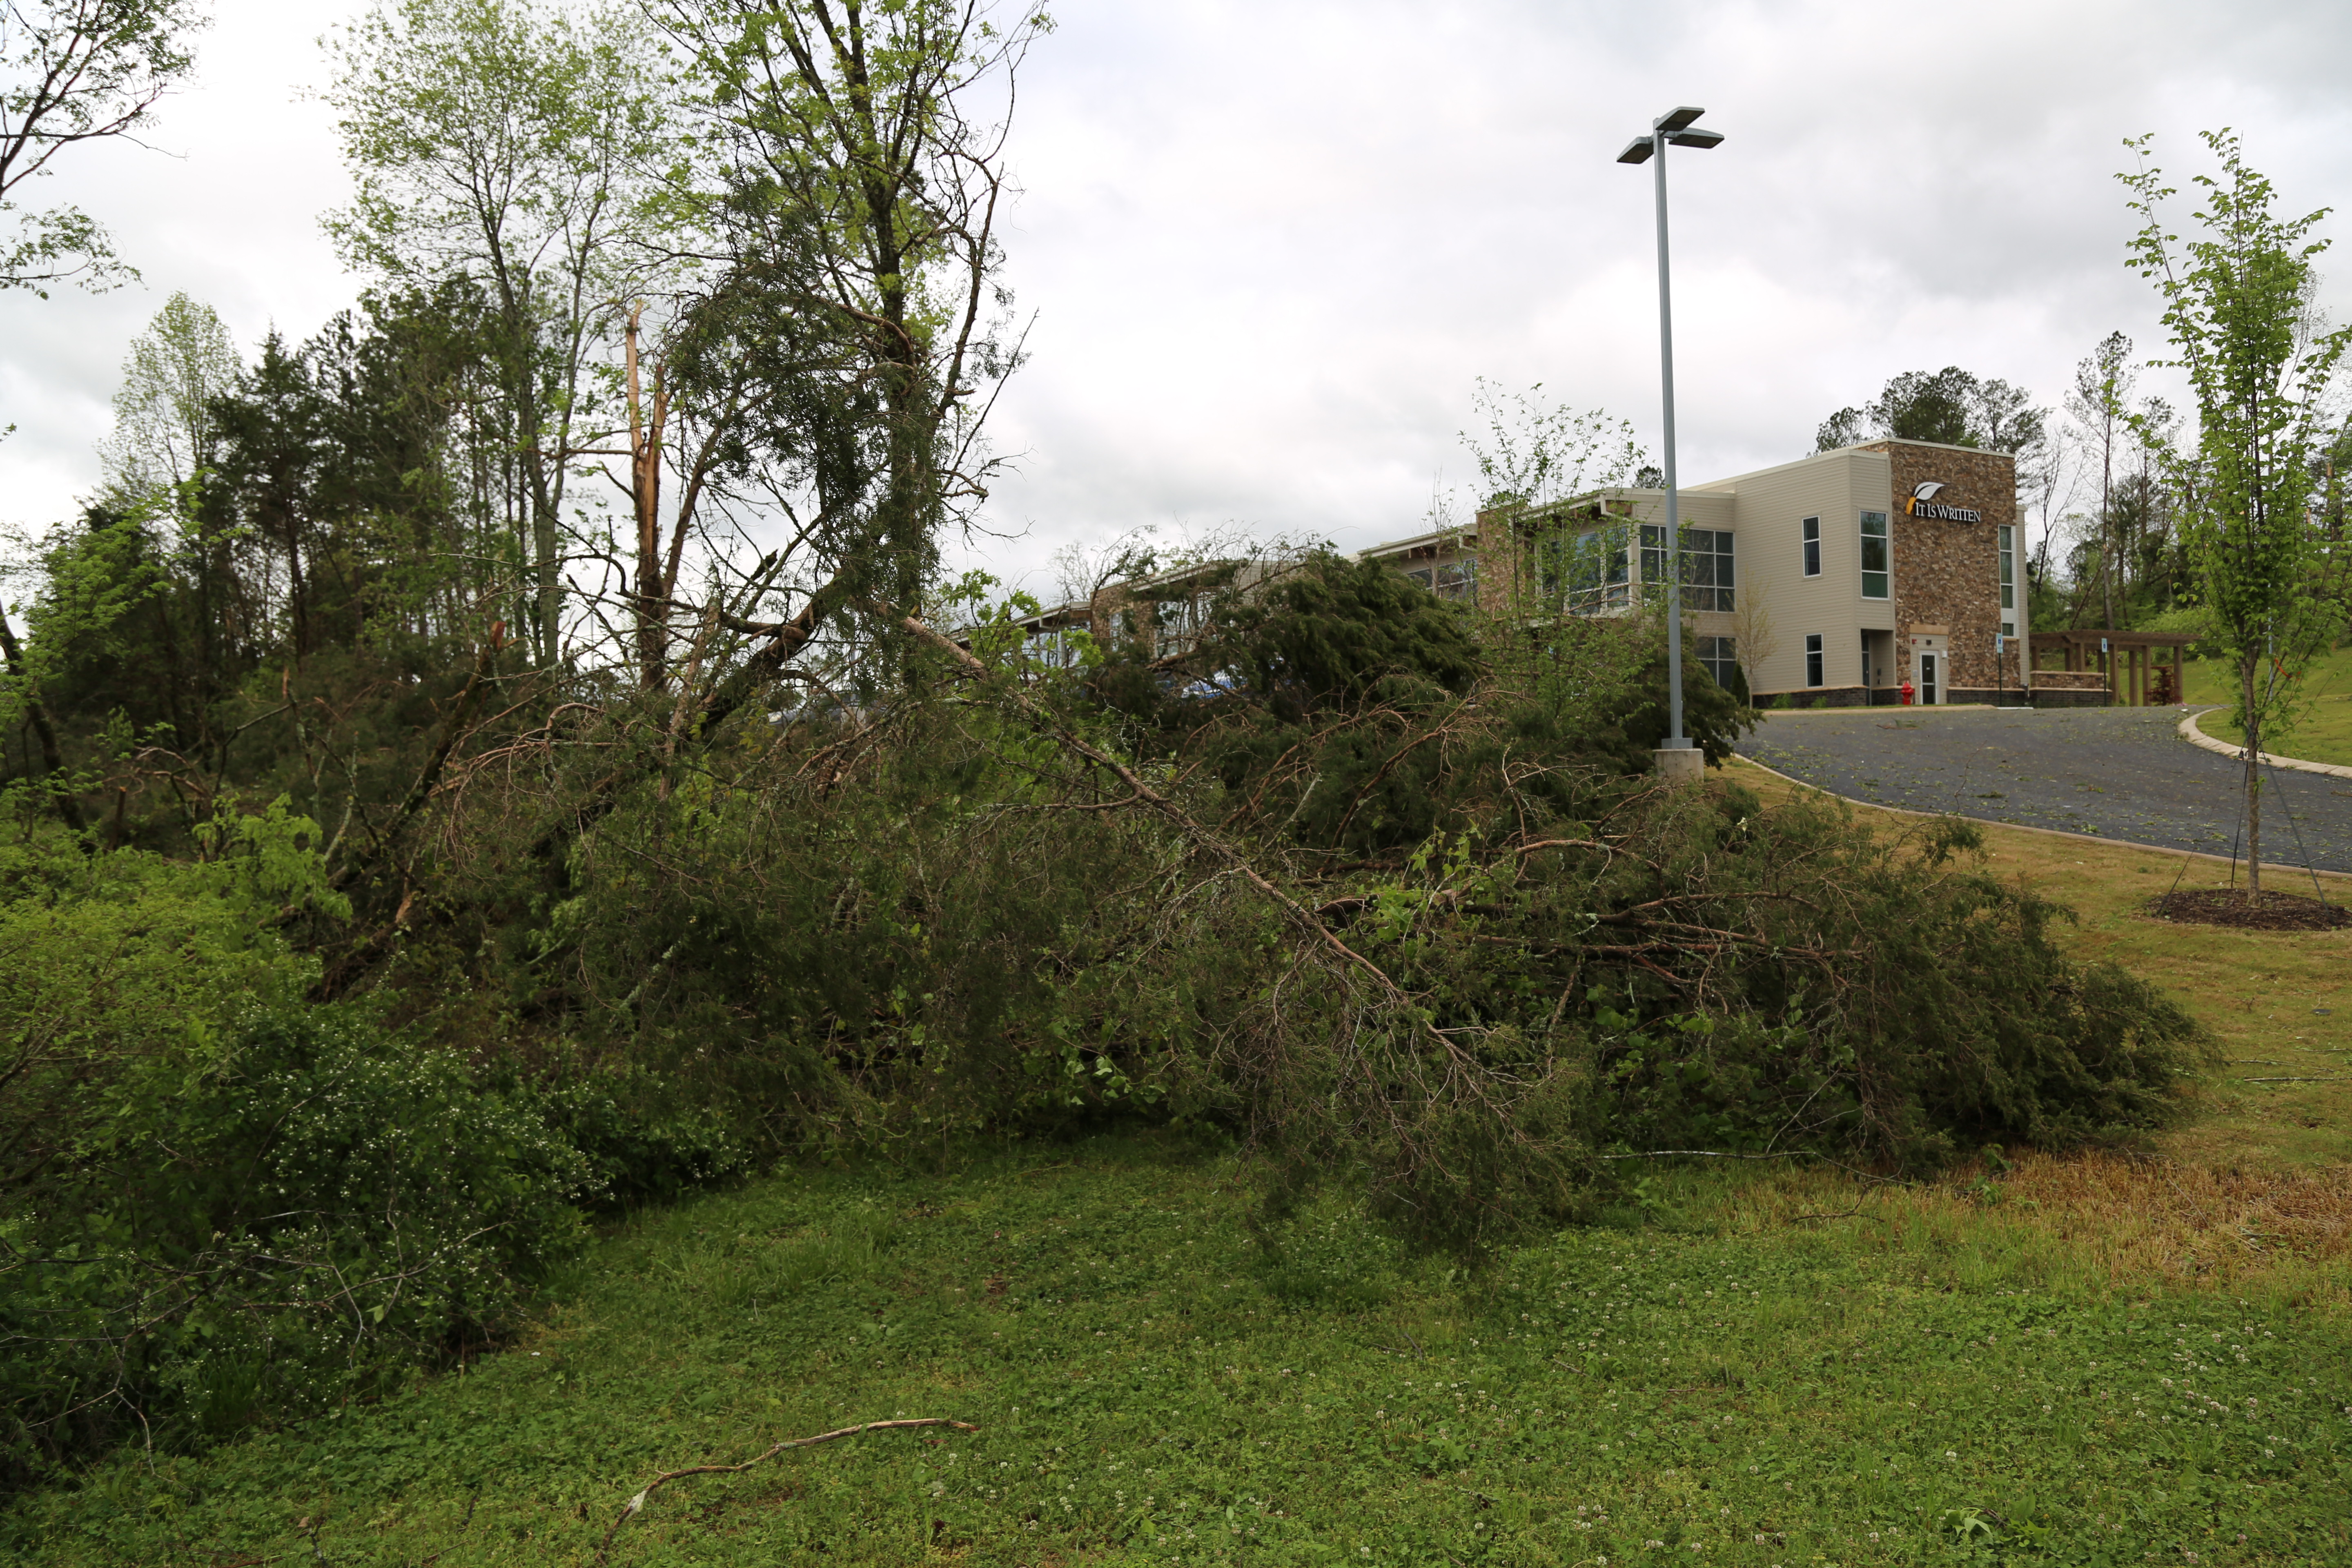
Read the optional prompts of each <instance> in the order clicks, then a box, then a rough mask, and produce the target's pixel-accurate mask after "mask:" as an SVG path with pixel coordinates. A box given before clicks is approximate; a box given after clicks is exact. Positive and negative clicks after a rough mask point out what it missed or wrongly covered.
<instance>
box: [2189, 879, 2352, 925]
mask: <svg viewBox="0 0 2352 1568" xmlns="http://www.w3.org/2000/svg"><path fill="white" fill-rule="evenodd" d="M2147 912H2148V913H2150V914H2152V915H2155V916H2157V917H2158V919H2160V920H2168V921H2195V922H2196V923H2197V924H2199V925H2209V926H2239V927H2242V928H2243V929H2245V930H2248V931H2333V930H2335V929H2336V927H2338V926H2347V925H2352V910H2345V909H2339V908H2338V907H2336V905H2334V904H2323V903H2321V902H2320V901H2319V900H2317V899H2306V898H2303V897H2301V896H2299V895H2297V894H2294V893H2264V894H2263V897H2262V901H2261V902H2260V903H2257V904H2249V903H2247V901H2246V890H2245V889H2243V888H2183V889H2180V890H2179V891H2178V892H2171V893H2165V894H2163V895H2161V896H2159V897H2158V898H2153V899H2150V900H2148V901H2147Z"/></svg>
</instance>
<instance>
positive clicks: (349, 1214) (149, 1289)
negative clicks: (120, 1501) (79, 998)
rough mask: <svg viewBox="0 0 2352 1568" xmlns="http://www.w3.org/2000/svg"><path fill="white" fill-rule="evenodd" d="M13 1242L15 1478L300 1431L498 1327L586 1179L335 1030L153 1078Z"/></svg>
mask: <svg viewBox="0 0 2352 1568" xmlns="http://www.w3.org/2000/svg"><path fill="white" fill-rule="evenodd" d="M110 1100H111V1104H110V1114H109V1115H108V1117H107V1118H106V1120H105V1121H104V1122H103V1123H102V1124H100V1125H99V1126H97V1127H94V1128H92V1129H90V1130H89V1131H87V1132H86V1133H85V1135H84V1136H83V1138H82V1139H81V1140H80V1142H79V1143H78V1145H77V1146H76V1147H75V1148H74V1150H73V1151H72V1154H73V1159H72V1163H70V1165H68V1167H67V1168H65V1169H63V1170H61V1171H58V1172H57V1173H54V1174H53V1175H52V1177H51V1178H50V1179H49V1180H48V1181H47V1182H46V1183H45V1184H44V1185H43V1192H42V1206H41V1208H40V1210H39V1211H37V1215H36V1216H34V1217H31V1218H26V1219H23V1220H20V1221H18V1222H16V1223H15V1224H14V1225H13V1226H11V1230H10V1234H9V1235H8V1237H7V1241H8V1244H9V1258H8V1289H7V1291H6V1293H5V1298H0V1301H5V1305H0V1390H5V1408H6V1412H7V1419H8V1430H7V1431H6V1433H5V1463H6V1465H7V1467H8V1468H9V1469H10V1470H12V1471H13V1472H14V1473H15V1476H16V1478H17V1479H23V1478H24V1477H26V1476H28V1475H31V1474H35V1473H38V1472H39V1471H40V1470H41V1469H43V1468H46V1467H47V1466H49V1465H53V1464H55V1463H57V1462H58V1461H60V1460H63V1459H66V1458H69V1457H71V1456H72V1455H73V1454H75V1453H77V1452H79V1451H85V1450H87V1449H89V1448H90V1447H95V1446H98V1445H101V1444H103V1443H105V1442H107V1441H109V1440H110V1439H112V1438H116V1437H120V1436H125V1435H127V1434H129V1433H131V1432H134V1431H135V1432H141V1433H142V1434H143V1435H145V1436H147V1437H148V1438H149V1440H154V1439H156V1438H158V1437H160V1438H161V1439H162V1440H163V1441H166V1442H176V1441H179V1440H182V1439H184V1438H185V1437H187V1436H193V1435H194V1434H197V1433H207V1432H209V1433H217V1432H223V1431H227V1430H231V1429H234V1428H235V1427H236V1426H241V1425H243V1424H244V1423H245V1422H246V1421H247V1420H250V1419H253V1418H256V1417H257V1416H262V1415H284V1414H299V1413H302V1412H305V1411H310V1410H315V1409H318V1408H320V1407H322V1406H324V1405H330V1404H331V1403H334V1402H335V1401H337V1400H340V1399H342V1398H347V1397H349V1396H351V1395H352V1394H354V1393H359V1394H365V1393H367V1392H369V1391H370V1390H372V1389H373V1387H374V1386H376V1384H378V1383H379V1382H381V1380H383V1378H385V1377H390V1376H396V1375H398V1374H399V1373H402V1372H404V1370H406V1369H407V1368H410V1367H414V1366H418V1365H429V1364H432V1363H435V1362H436V1361H438V1360H440V1359H441V1358H443V1357H444V1356H446V1355H447V1354H449V1353H452V1352H462V1351H463V1350H464V1349H465V1348H466V1347H467V1345H478V1344H482V1343H485V1342H488V1341H489V1340H491V1339H493V1338H495V1337H496V1336H498V1335H499V1334H500V1333H502V1332H504V1331H507V1330H509V1329H510V1328H511V1327H513V1326H514V1324H515V1322H516V1321H517V1319H518V1315H519V1313H520V1309H521V1307H522V1304H523V1302H524V1301H525V1300H527V1299H528V1296H529V1293H530V1289H531V1287H532V1285H533V1283H534V1282H535V1281H536V1280H537V1279H540V1278H541V1276H542V1275H543V1273H544V1271H545V1269H546V1268H547V1267H548V1266H549V1265H550V1264H551V1262H553V1261H555V1260H556V1259H558V1258H562V1257H564V1256H567V1255H568V1254H569V1253H570V1252H571V1251H572V1248H574V1247H576V1246H577V1245H578V1244H579V1243H580V1242H581V1240H582V1239H583V1237H584V1234H585V1230H584V1226H583V1220H582V1216H581V1214H580V1212H579V1210H578V1208H577V1207H575V1206H574V1205H575V1201H576V1200H578V1199H579V1198H581V1197H582V1196H583V1194H586V1193H587V1192H588V1191H589V1190H590V1189H591V1187H592V1184H593V1176H592V1173H591V1172H590V1170H589V1166H588V1163H587V1161H586V1160H585V1159H583V1157H582V1155H581V1154H580V1153H579V1152H577V1151H576V1150H574V1149H573V1148H572V1146H571V1144H570V1143H569V1142H566V1141H565V1140H564V1138H563V1137H562V1135H561V1134H560V1133H559V1132H558V1131H555V1130H554V1129H552V1128H551V1127H550V1126H549V1124H548V1122H547V1121H546V1119H545V1118H544V1117H543V1116H541V1114H540V1112H539V1110H538V1109H537V1108H536V1107H534V1106H533V1105H531V1104H530V1103H529V1101H528V1100H527V1099H509V1098H507V1097H502V1096H499V1095H495V1094H489V1093H485V1092H483V1091H482V1090H481V1089H479V1087H478V1085H477V1084H476V1083H475V1082H474V1080H473V1078H472V1076H471V1074H470V1073H469V1072H468V1071H467V1068H466V1067H465V1066H464V1064H463V1063H461V1062H460V1061H458V1060H457V1058H454V1057H452V1056H450V1055H448V1054H447V1053H446V1052H440V1051H436V1050H432V1049H428V1048H424V1047H417V1046H415V1045H414V1044H412V1043H409V1042H405V1041H403V1040H400V1039H398V1038H396V1037H390V1036H387V1035H386V1034H385V1033H384V1032H383V1031H382V1030H380V1029H378V1028H376V1027H374V1026H373V1025H371V1024H370V1023H369V1022H368V1021H367V1020H366V1018H365V1017H364V1016H362V1015H358V1014H355V1013H353V1012H351V1011H349V1010H346V1009H329V1008H316V1007H312V1008H293V1009H282V1010H278V1011H268V1012H260V1011H257V1012H256V1013H254V1014H252V1015H250V1016H247V1017H246V1018H244V1019H242V1020H239V1021H238V1022H237V1023H236V1025H235V1026H233V1027H232V1028H231V1029H229V1030H228V1031H227V1032H226V1038H225V1039H224V1040H223V1041H222V1042H221V1043H220V1045H219V1047H218V1048H217V1049H215V1050H214V1051H212V1052H210V1053H208V1054H207V1055H206V1057H205V1058H204V1059H202V1060H201V1061H197V1060H191V1059H189V1058H185V1057H166V1058H155V1059H152V1060H150V1061H146V1062H142V1063H140V1064H137V1066H136V1067H135V1068H133V1069H132V1070H131V1071H130V1072H128V1073H126V1074H125V1075H124V1077H123V1078H122V1079H121V1080H120V1081H119V1082H118V1083H117V1084H116V1085H115V1086H114V1092H113V1093H112V1095H111V1097H110Z"/></svg>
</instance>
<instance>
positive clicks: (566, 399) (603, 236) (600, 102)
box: [328, 0, 677, 666]
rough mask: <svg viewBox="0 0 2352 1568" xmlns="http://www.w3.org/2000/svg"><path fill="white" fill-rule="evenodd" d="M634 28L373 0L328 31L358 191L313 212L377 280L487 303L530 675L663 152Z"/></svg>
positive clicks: (488, 4) (546, 646) (659, 90)
mask: <svg viewBox="0 0 2352 1568" xmlns="http://www.w3.org/2000/svg"><path fill="white" fill-rule="evenodd" d="M643 34H644V28H643V26H642V25H641V24H639V23H637V22H636V21H635V19H634V18H633V17H631V16H625V15H622V14H620V13H618V12H614V13H613V14H610V15H607V14H604V13H602V12H599V13H597V14H595V15H593V16H587V17H585V18H580V19H575V18H573V17H572V16H567V15H565V14H564V13H562V12H560V11H558V10H555V9H553V8H552V7H551V6H550V5H546V4H543V3H542V0H378V4H377V5H376V6H375V8H374V9H373V10H372V11H370V12H369V13H368V14H367V15H366V16H364V17H362V19H361V20H360V21H359V22H358V23H356V24H355V25H353V26H352V28H351V29H350V30H349V31H348V32H347V33H345V34H344V35H343V36H342V37H341V41H340V43H339V45H338V47H337V61H336V64H337V74H336V79H335V84H334V87H333V89H332V90H331V93H330V95H329V97H330V100H331V102H332V103H333V104H334V105H335V107H336V108H337V110H340V111H341V121H340V122H339V123H340V129H341V135H342V142H343V153H344V158H345V160H346V162H347V163H349V164H350V165H351V167H352V174H353V176H354V180H355V184H356V186H357V189H356V192H355V195H354V199H353V201H352V205H351V206H350V207H349V208H347V209H345V210H344V211H342V212H341V213H338V214H336V215H334V216H332V217H331V218H330V219H329V221H328V228H329V231H330V232H331V234H332V235H333V236H334V237H335V239H336V240H337V242H338V243H339V244H340V245H341V247H342V249H343V252H344V254H345V256H346V257H347V258H349V259H350V261H351V262H352V264H353V265H355V266H357V267H359V268H362V269H363V270H364V271H366V272H369V273H371V274H373V275H374V276H375V277H377V278H379V279H383V281H384V282H386V283H387V284H389V285H391V286H392V287H394V289H434V288H436V287H437V286H440V285H443V284H446V283H447V282H449V281H451V280H453V279H463V280H464V281H466V282H467V283H468V284H470V285H471V286H472V287H474V288H475V289H478V291H479V293H480V295H481V297H482V299H483V300H485V301H486V303H487V306H488V310H487V312H486V314H485V316H484V318H483V320H482V323H481V324H482V326H483V328H484V330H485V331H486V333H487V336H488V342H487V343H486V349H487V358H488V362H489V363H491V364H492V365H494V366H495V367H496V372H497V384H496V392H497V395H498V399H499V416H500V420H501V423H502V424H503V426H504V430H503V436H504V438H505V441H506V444H507V446H508V449H509V462H510V464H511V475H512V481H513V483H512V489H513V490H514V492H516V496H517V500H518V501H519V503H520V504H519V506H517V507H516V509H515V510H517V512H518V513H519V515H516V516H514V517H513V518H511V519H510V521H511V523H512V525H513V526H514V528H515V530H516V531H517V533H518V535H519V536H520V537H519V539H518V544H519V546H520V554H521V555H522V556H523V557H524V558H525V561H526V563H527V564H526V566H525V570H526V571H527V574H528V576H529V581H530V592H529V598H528V611H529V614H528V616H527V624H529V626H530V629H531V643H532V649H533V652H534V654H535V657H536V658H537V659H538V661H539V662H540V663H541V665H542V666H551V665H553V664H554V663H555V662H556V661H557V659H558V658H559V657H560V654H561V647H562V616H563V585H564V566H565V559H566V547H565V530H564V523H563V513H564V505H565V485H566V481H567V479H568V478H569V476H570V474H571V471H572V464H573V461H574V459H576V458H578V457H579V456H580V455H581V454H582V452H583V449H585V448H588V447H593V446H595V445H596V442H597V440H598V439H599V438H600V437H601V436H602V434H603V432H602V431H600V430H598V429H596V428H595V426H594V418H595V411H594V410H593V408H592V407H591V400H592V397H593V392H594V390H595V384H594V378H593V374H592V373H593V367H594V365H595V364H596V363H598V362H599V356H600V355H604V354H608V353H610V351H611V350H612V349H613V348H614V345H615V343H616V342H617V339H618V337H619V327H620V321H621V319H622V313H623V310H622V305H621V301H622V300H624V299H625V298H628V297H630V296H631V295H633V294H634V292H635V283H636V282H637V280H638V278H639V275H640V273H641V271H642V269H643V268H644V266H645V265H646V248H645V247H646V243H647V242H648V240H649V239H650V238H651V237H652V236H653V234H654V232H655V231H657V230H658V228H659V226H660V223H661V217H660V214H661V211H662V207H661V203H660V201H659V196H660V194H661V191H662V188H663V179H664V176H665V175H666V174H667V173H668V165H669V163H670V161H671V159H672V157H673V156H674V154H675V153H676V151H677V148H676V143H675V142H674V139H673V137H672V122H671V119H670V114H669V107H668V106H669V95H668V88H667V84H666V82H665V80H664V74H665V73H664V71H663V69H662V68H661V65H660V62H659V60H658V58H656V55H655V54H654V53H653V51H651V50H650V49H648V48H647V47H645V44H644V38H643Z"/></svg>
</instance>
